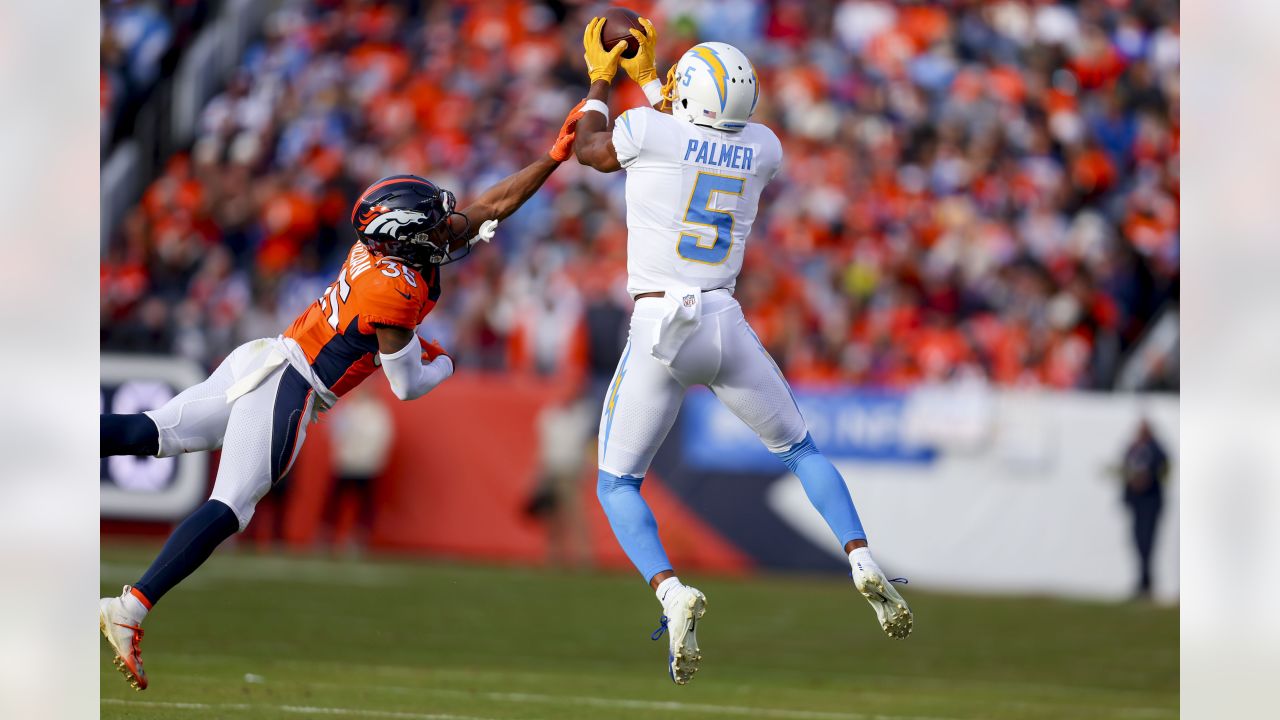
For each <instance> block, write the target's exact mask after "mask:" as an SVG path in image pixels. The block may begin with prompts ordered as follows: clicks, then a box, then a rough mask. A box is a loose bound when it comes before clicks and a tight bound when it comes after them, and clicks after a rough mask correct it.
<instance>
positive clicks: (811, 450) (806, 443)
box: [774, 433, 822, 472]
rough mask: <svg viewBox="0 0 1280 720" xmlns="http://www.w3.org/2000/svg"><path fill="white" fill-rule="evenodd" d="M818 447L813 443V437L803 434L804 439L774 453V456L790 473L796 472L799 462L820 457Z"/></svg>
mask: <svg viewBox="0 0 1280 720" xmlns="http://www.w3.org/2000/svg"><path fill="white" fill-rule="evenodd" d="M821 454H822V453H821V452H820V451H819V450H818V446H817V445H816V444H815V443H814V442H813V436H812V435H810V434H809V433H805V434H804V439H803V440H801V441H800V442H798V443H796V444H795V445H792V446H791V447H790V448H788V449H786V450H783V451H782V452H775V453H774V455H777V456H778V459H779V460H781V461H782V462H783V464H784V465H786V466H787V469H788V470H790V471H791V472H795V471H796V467H797V466H799V465H800V461H801V460H803V459H805V458H807V457H809V456H810V455H821Z"/></svg>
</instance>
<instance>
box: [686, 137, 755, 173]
mask: <svg viewBox="0 0 1280 720" xmlns="http://www.w3.org/2000/svg"><path fill="white" fill-rule="evenodd" d="M755 157H756V151H755V148H753V147H752V146H750V145H739V144H737V143H726V142H717V141H715V140H699V139H697V138H694V139H692V140H690V141H689V145H688V146H687V147H686V148H685V150H684V161H685V162H692V163H697V164H699V165H709V166H711V167H718V168H730V169H733V170H741V171H743V172H749V173H754V172H755V167H754V164H755Z"/></svg>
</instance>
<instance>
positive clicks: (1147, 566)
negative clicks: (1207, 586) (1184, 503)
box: [1121, 418, 1169, 600]
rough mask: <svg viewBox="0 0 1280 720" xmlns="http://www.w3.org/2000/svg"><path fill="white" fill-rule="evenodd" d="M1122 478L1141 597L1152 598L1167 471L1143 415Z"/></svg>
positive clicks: (1166, 461)
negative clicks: (1157, 538)
mask: <svg viewBox="0 0 1280 720" xmlns="http://www.w3.org/2000/svg"><path fill="white" fill-rule="evenodd" d="M1121 474H1122V475H1123V478H1124V504H1125V506H1126V507H1128V508H1129V512H1130V513H1131V514H1132V515H1133V542H1134V547H1135V549H1136V550H1137V551H1138V567H1139V577H1138V590H1137V594H1136V596H1137V598H1138V599H1140V600H1146V599H1150V597H1151V583H1152V579H1151V556H1152V554H1153V553H1154V551H1155V543H1156V529H1157V527H1158V525H1159V522H1160V510H1161V509H1162V508H1163V507H1164V481H1165V478H1166V477H1167V476H1168V474H1169V455H1168V454H1167V453H1166V452H1165V450H1164V446H1162V445H1161V444H1160V441H1159V440H1157V439H1156V436H1155V435H1154V434H1153V433H1152V432H1151V423H1150V422H1149V421H1148V420H1146V419H1145V418H1144V419H1143V420H1142V421H1141V422H1139V423H1138V432H1137V434H1136V435H1135V436H1134V438H1133V440H1132V441H1130V443H1129V446H1128V447H1127V448H1125V451H1124V463H1123V465H1122V466H1121Z"/></svg>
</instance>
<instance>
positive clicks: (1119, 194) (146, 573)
mask: <svg viewBox="0 0 1280 720" xmlns="http://www.w3.org/2000/svg"><path fill="white" fill-rule="evenodd" d="M99 11H100V14H101V47H100V59H101V72H100V91H101V108H100V109H101V118H100V125H101V143H102V159H101V174H102V189H103V190H102V197H101V218H102V231H101V260H100V266H101V267H100V319H101V331H100V346H101V383H100V385H101V387H100V397H99V398H98V401H99V403H100V406H101V414H100V417H99V425H100V436H99V444H100V449H101V461H100V478H99V480H100V486H99V489H100V529H99V533H100V544H101V551H100V552H101V555H100V565H99V571H100V581H101V582H100V588H99V593H98V595H97V596H92V595H89V596H86V597H78V596H77V598H75V599H76V602H74V603H68V604H67V607H68V608H71V609H73V610H76V612H77V613H78V612H79V611H80V610H83V609H84V608H85V607H87V606H88V603H90V602H91V601H96V603H97V608H98V621H99V622H98V631H99V632H98V636H97V642H98V647H99V652H100V658H99V660H100V662H99V666H98V671H99V672H100V678H98V679H99V680H100V688H101V689H100V693H101V701H100V709H101V717H103V718H131V719H134V718H186V717H192V718H197V717H210V718H214V717H236V718H281V717H313V718H319V717H331V716H333V717H338V716H341V717H351V718H397V719H402V720H433V719H446V718H447V719H454V720H498V719H503V720H507V719H510V720H535V719H538V718H557V719H565V720H573V719H575V718H576V719H581V720H595V719H599V718H609V719H615V718H616V719H618V720H629V719H632V718H635V719H639V718H646V719H650V718H656V717H671V718H675V719H676V720H694V719H698V718H709V719H711V718H714V719H724V718H742V719H744V720H751V719H752V718H771V719H775V720H871V719H876V720H979V719H981V720H1029V719H1036V720H1071V719H1075V718H1090V720H1107V719H1114V720H1132V719H1133V718H1143V719H1144V720H1162V719H1169V720H1172V719H1173V718H1177V717H1178V716H1179V645H1178V643H1179V603H1180V597H1181V596H1180V577H1179V502H1180V497H1181V493H1180V473H1181V468H1182V456H1181V453H1180V448H1181V445H1180V442H1181V440H1180V435H1179V427H1180V425H1179V420H1180V415H1179V403H1180V396H1179V392H1180V380H1179V360H1178V358H1179V347H1180V339H1179V327H1180V326H1179V302H1180V295H1179V278H1180V257H1181V256H1180V245H1179V237H1180V225H1179V223H1180V221H1179V217H1180V215H1179V213H1180V197H1181V195H1180V192H1181V190H1180V180H1179V171H1178V163H1179V153H1180V141H1179V138H1180V125H1179V123H1180V121H1179V99H1178V87H1179V81H1180V59H1179V58H1180V55H1179V32H1180V30H1179V27H1180V25H1179V22H1180V21H1179V5H1178V2H1177V0H1140V1H1139V0H1133V1H1102V0H1079V1H1076V0H1003V1H1002V2H999V3H942V2H915V1H909V0H837V1H834V2H822V3H818V2H799V1H797V0H735V1H734V2H700V3H669V2H651V1H647V0H637V1H636V2H634V3H630V7H617V6H612V7H607V8H602V7H601V6H599V5H595V4H590V3H578V2H559V1H553V0H535V1H531V2H514V1H507V0H501V1H498V2H429V1H424V2H418V1H416V0H288V1H287V2H279V1H264V2H251V1H249V0H192V1H191V2H178V3H161V2H152V1H149V0H126V1H121V2H104V3H101V7H100V10H99ZM632 31H636V33H635V34H633V33H632ZM623 44H625V48H624V49H620V45H623ZM88 612H91V611H86V614H85V615H84V616H81V615H78V614H77V615H76V616H75V617H68V618H67V621H68V624H69V625H72V626H75V627H79V626H80V625H81V624H82V621H83V620H85V619H87V618H88V617H90V615H88ZM91 637H92V636H90V635H87V634H86V635H85V638H86V640H88V639H89V638H91ZM90 670H92V668H90Z"/></svg>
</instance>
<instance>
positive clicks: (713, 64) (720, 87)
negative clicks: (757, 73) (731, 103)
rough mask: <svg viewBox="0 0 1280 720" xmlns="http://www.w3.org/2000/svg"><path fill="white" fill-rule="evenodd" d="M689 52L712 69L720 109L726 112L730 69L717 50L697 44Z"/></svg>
mask: <svg viewBox="0 0 1280 720" xmlns="http://www.w3.org/2000/svg"><path fill="white" fill-rule="evenodd" d="M689 52H691V53H693V56H694V57H696V58H698V59H699V60H701V61H702V62H704V63H706V64H707V69H709V70H710V71H711V77H712V79H714V80H715V81H716V93H717V94H719V95H720V111H721V112H724V106H725V103H727V102H728V99H729V69H728V68H726V67H725V66H724V63H723V62H721V61H720V56H719V55H717V54H716V51H715V50H712V49H711V48H709V47H705V46H702V45H695V46H694V47H693V49H692V50H690V51H689ZM757 85H758V83H757Z"/></svg>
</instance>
